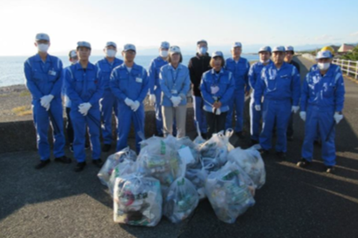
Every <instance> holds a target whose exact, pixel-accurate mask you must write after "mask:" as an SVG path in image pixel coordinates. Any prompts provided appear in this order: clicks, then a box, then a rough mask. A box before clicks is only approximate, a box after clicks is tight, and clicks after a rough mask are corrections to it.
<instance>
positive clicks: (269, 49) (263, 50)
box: [259, 46, 271, 53]
mask: <svg viewBox="0 0 358 238" xmlns="http://www.w3.org/2000/svg"><path fill="white" fill-rule="evenodd" d="M265 51H267V52H269V53H271V47H270V46H264V47H261V48H260V49H259V53H260V52H265Z"/></svg>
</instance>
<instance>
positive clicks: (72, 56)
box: [68, 50, 77, 58]
mask: <svg viewBox="0 0 358 238" xmlns="http://www.w3.org/2000/svg"><path fill="white" fill-rule="evenodd" d="M68 56H69V58H74V57H77V53H76V51H75V50H71V51H70V53H69V54H68Z"/></svg>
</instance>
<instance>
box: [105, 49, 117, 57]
mask: <svg viewBox="0 0 358 238" xmlns="http://www.w3.org/2000/svg"><path fill="white" fill-rule="evenodd" d="M116 53H117V52H116V51H115V50H111V49H107V50H106V56H107V57H111V58H112V57H114V56H116Z"/></svg>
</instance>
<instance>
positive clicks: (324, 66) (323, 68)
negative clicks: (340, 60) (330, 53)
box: [317, 63, 331, 70]
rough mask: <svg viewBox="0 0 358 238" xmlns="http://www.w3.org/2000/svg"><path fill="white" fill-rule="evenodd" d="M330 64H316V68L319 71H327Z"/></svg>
mask: <svg viewBox="0 0 358 238" xmlns="http://www.w3.org/2000/svg"><path fill="white" fill-rule="evenodd" d="M330 65H331V64H330V63H318V64H317V66H318V68H319V69H320V70H327V69H328V68H329V66H330Z"/></svg>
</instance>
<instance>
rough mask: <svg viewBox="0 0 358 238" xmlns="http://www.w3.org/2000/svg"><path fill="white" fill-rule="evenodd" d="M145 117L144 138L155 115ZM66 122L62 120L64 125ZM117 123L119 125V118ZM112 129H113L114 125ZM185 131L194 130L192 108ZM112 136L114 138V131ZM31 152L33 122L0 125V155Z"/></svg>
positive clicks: (152, 127)
mask: <svg viewBox="0 0 358 238" xmlns="http://www.w3.org/2000/svg"><path fill="white" fill-rule="evenodd" d="M145 116H146V118H145V136H146V137H150V136H152V135H153V134H155V129H156V127H155V113H154V111H153V110H148V111H146V112H145ZM66 120H67V119H66V118H64V125H65V123H66ZM113 122H114V120H113ZM119 123H121V119H120V118H119ZM113 128H115V126H114V125H113ZM186 130H187V132H189V131H193V130H195V127H194V115H193V108H188V109H187V121H186ZM65 134H66V133H65ZM113 135H114V138H116V131H115V129H114V130H113ZM134 135H135V134H134V128H133V126H132V128H131V132H130V134H129V137H132V138H134ZM49 141H50V144H52V135H51V129H49ZM31 150H36V130H35V127H34V124H33V121H17V122H3V123H0V153H7V152H15V151H31Z"/></svg>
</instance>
